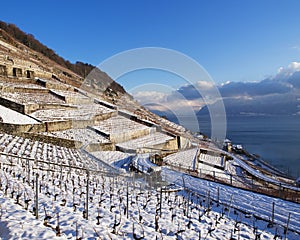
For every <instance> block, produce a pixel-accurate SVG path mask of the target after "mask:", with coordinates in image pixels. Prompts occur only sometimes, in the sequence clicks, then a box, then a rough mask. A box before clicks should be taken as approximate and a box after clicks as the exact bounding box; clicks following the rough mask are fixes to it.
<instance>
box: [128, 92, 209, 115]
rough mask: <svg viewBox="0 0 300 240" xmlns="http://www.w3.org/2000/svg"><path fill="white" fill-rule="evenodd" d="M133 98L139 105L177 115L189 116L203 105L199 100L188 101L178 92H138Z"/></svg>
mask: <svg viewBox="0 0 300 240" xmlns="http://www.w3.org/2000/svg"><path fill="white" fill-rule="evenodd" d="M133 96H134V98H135V99H136V100H137V101H138V102H139V103H140V104H141V105H143V106H146V107H147V108H149V109H150V110H154V111H161V112H163V111H165V110H166V109H167V110H170V111H172V112H174V113H177V114H191V113H193V112H195V111H198V110H199V109H200V108H201V107H203V106H204V105H205V103H204V101H203V100H202V99H201V98H194V99H188V98H186V97H185V96H184V95H182V94H181V93H180V92H178V91H173V92H169V93H165V92H158V91H138V92H135V93H133Z"/></svg>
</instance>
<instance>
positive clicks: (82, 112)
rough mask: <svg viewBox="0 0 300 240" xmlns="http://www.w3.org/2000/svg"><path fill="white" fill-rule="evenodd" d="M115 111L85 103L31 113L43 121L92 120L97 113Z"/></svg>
mask: <svg viewBox="0 0 300 240" xmlns="http://www.w3.org/2000/svg"><path fill="white" fill-rule="evenodd" d="M110 112H114V110H112V109H109V108H106V107H104V106H101V105H100V104H85V105H79V106H73V108H71V109H66V108H61V109H47V110H38V111H36V112H34V113H32V114H31V115H32V116H33V117H35V118H38V119H40V120H42V121H56V120H91V119H93V117H95V116H96V115H102V114H106V113H110Z"/></svg>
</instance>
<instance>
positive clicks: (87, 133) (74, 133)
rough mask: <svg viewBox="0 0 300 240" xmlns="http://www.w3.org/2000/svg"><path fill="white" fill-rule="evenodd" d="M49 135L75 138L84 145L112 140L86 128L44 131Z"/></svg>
mask: <svg viewBox="0 0 300 240" xmlns="http://www.w3.org/2000/svg"><path fill="white" fill-rule="evenodd" d="M43 134H45V135H48V136H52V137H58V138H64V139H69V140H75V141H79V142H82V143H83V144H84V145H87V144H91V143H109V142H110V141H109V140H108V139H107V138H105V137H103V136H101V135H100V134H97V133H96V132H95V131H93V130H91V129H88V128H84V129H68V130H63V131H55V132H45V133H43Z"/></svg>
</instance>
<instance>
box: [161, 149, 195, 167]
mask: <svg viewBox="0 0 300 240" xmlns="http://www.w3.org/2000/svg"><path fill="white" fill-rule="evenodd" d="M197 152H198V149H197V148H192V149H189V150H185V151H179V152H177V153H174V154H170V155H168V156H167V157H165V158H164V162H165V163H167V164H171V165H175V166H178V167H182V168H186V169H193V164H194V159H195V157H196V154H197Z"/></svg>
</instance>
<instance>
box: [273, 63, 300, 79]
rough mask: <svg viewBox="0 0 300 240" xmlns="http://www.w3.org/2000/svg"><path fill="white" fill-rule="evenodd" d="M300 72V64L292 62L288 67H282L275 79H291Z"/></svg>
mask: <svg viewBox="0 0 300 240" xmlns="http://www.w3.org/2000/svg"><path fill="white" fill-rule="evenodd" d="M298 71H300V62H291V63H290V64H289V65H288V66H287V67H280V68H279V69H278V70H277V74H276V75H275V76H274V77H273V79H275V80H276V79H283V78H287V77H290V76H291V75H292V74H293V73H295V72H298Z"/></svg>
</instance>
